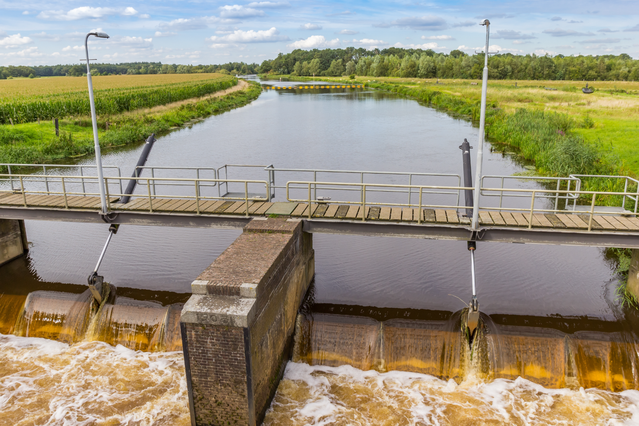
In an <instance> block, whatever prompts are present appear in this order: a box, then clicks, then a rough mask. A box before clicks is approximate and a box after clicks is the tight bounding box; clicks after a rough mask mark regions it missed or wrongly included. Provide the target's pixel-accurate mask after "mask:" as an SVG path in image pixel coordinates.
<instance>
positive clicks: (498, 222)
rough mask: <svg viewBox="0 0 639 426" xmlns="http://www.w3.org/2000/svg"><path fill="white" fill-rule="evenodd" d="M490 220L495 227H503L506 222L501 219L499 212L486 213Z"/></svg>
mask: <svg viewBox="0 0 639 426" xmlns="http://www.w3.org/2000/svg"><path fill="white" fill-rule="evenodd" d="M488 214H489V215H490V218H491V219H492V220H493V222H494V223H495V225H505V224H506V221H505V220H504V218H503V217H501V213H499V212H488Z"/></svg>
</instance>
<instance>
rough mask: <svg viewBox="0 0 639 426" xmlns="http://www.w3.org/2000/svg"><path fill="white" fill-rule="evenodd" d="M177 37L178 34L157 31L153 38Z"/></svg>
mask: <svg viewBox="0 0 639 426" xmlns="http://www.w3.org/2000/svg"><path fill="white" fill-rule="evenodd" d="M174 35H177V33H176V32H171V31H165V32H162V31H156V32H155V34H154V35H153V37H171V36H174Z"/></svg>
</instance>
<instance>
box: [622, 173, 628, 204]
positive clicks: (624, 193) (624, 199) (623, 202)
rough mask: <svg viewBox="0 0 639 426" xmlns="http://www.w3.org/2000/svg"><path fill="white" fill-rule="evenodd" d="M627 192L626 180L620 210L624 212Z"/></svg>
mask: <svg viewBox="0 0 639 426" xmlns="http://www.w3.org/2000/svg"><path fill="white" fill-rule="evenodd" d="M627 192H628V178H626V183H625V184H624V186H623V201H622V202H621V208H622V209H624V210H626V193H627Z"/></svg>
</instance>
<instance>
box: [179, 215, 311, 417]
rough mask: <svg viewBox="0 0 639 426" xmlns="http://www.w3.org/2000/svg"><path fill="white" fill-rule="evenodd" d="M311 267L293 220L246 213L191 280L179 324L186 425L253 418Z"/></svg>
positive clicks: (269, 388)
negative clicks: (237, 230) (232, 237)
mask: <svg viewBox="0 0 639 426" xmlns="http://www.w3.org/2000/svg"><path fill="white" fill-rule="evenodd" d="M314 273H315V262H314V252H313V243H312V236H311V234H307V233H304V232H302V226H301V222H300V221H297V220H290V219H289V220H286V219H272V218H271V219H254V220H253V221H252V222H251V223H249V224H248V225H247V226H246V227H245V228H244V232H243V233H242V235H240V237H239V238H238V239H237V240H236V241H235V242H234V243H233V244H232V245H231V246H230V247H229V248H228V249H226V250H225V251H224V253H222V254H221V255H220V256H219V257H218V258H217V260H216V261H215V262H214V263H213V264H212V265H211V266H209V267H208V268H207V269H206V270H205V271H204V272H202V274H200V276H199V277H198V278H197V280H196V281H194V282H193V284H192V289H193V296H191V298H190V299H189V301H188V302H187V303H186V305H185V306H184V309H183V310H182V317H181V328H182V340H183V349H184V356H185V365H186V370H187V381H188V385H189V403H190V405H191V417H192V423H193V424H194V425H221V424H224V425H227V424H228V425H251V426H252V425H257V424H260V423H261V421H262V419H263V418H264V413H265V412H266V410H267V409H268V407H269V405H270V402H271V399H272V398H273V395H274V394H275V390H276V389H277V385H278V384H279V381H280V379H281V377H282V374H283V373H284V368H285V366H286V361H287V360H288V358H289V355H290V348H291V343H292V337H293V332H294V330H295V318H296V316H297V311H298V308H299V306H300V304H301V302H302V300H303V298H304V295H305V293H306V291H307V289H308V286H309V285H310V283H311V281H312V279H313V276H314Z"/></svg>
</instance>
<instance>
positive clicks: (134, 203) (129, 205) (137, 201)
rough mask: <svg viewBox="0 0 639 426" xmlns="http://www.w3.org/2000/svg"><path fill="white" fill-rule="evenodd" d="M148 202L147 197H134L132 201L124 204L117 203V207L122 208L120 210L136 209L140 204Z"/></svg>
mask: <svg viewBox="0 0 639 426" xmlns="http://www.w3.org/2000/svg"><path fill="white" fill-rule="evenodd" d="M145 202H146V203H148V202H149V199H148V198H142V197H141V198H135V199H134V200H133V201H129V202H128V203H126V204H119V205H118V209H122V210H135V209H137V206H139V205H142V204H144V203H145Z"/></svg>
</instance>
